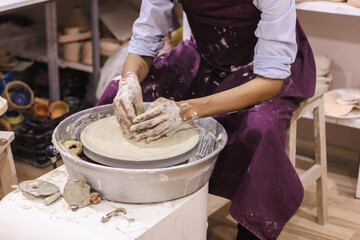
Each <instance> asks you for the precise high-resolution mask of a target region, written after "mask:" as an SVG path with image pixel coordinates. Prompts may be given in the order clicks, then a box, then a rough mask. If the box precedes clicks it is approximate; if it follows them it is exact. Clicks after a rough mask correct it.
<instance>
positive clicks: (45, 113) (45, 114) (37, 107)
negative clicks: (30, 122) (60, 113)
mask: <svg viewBox="0 0 360 240" xmlns="http://www.w3.org/2000/svg"><path fill="white" fill-rule="evenodd" d="M32 110H33V111H32V113H33V118H34V119H38V120H46V119H48V118H49V115H50V108H49V106H48V105H47V104H44V103H42V102H36V103H35V104H34V105H33V107H32Z"/></svg>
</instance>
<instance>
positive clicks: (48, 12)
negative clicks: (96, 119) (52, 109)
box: [0, 0, 100, 101]
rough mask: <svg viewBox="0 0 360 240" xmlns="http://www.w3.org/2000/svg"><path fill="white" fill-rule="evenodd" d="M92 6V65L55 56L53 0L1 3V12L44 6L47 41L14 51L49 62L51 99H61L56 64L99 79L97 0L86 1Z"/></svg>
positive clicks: (19, 54)
mask: <svg viewBox="0 0 360 240" xmlns="http://www.w3.org/2000/svg"><path fill="white" fill-rule="evenodd" d="M89 2H90V6H91V31H92V33H93V34H92V39H91V40H92V49H93V66H88V65H84V64H81V63H72V62H67V61H64V60H61V59H58V49H57V45H58V43H57V16H56V1H54V0H7V1H1V2H0V14H5V13H9V12H12V11H18V10H20V9H24V8H28V7H33V6H35V5H38V4H44V5H45V19H46V44H45V46H46V47H45V46H44V48H42V47H40V48H39V47H35V48H30V49H27V50H26V51H22V52H15V55H16V56H18V57H23V58H29V59H33V60H35V61H39V62H46V63H47V64H48V77H49V96H50V101H56V100H60V84H59V71H58V67H62V68H72V69H76V70H80V71H85V72H89V73H92V82H90V84H92V85H95V84H97V82H98V80H99V78H100V51H99V38H98V37H95V36H99V23H98V19H99V16H98V0H89Z"/></svg>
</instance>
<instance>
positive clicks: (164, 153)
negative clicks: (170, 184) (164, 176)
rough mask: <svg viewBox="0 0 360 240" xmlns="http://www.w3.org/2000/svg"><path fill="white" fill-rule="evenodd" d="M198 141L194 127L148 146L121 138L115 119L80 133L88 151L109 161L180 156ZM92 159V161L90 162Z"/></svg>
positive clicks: (91, 125)
mask: <svg viewBox="0 0 360 240" xmlns="http://www.w3.org/2000/svg"><path fill="white" fill-rule="evenodd" d="M198 141H199V132H198V130H197V129H196V128H194V127H193V128H191V125H189V128H188V129H186V130H181V131H178V132H176V133H174V134H172V135H170V136H166V137H162V138H160V139H158V140H156V141H153V142H151V143H145V142H143V141H135V140H134V139H130V140H129V139H127V138H126V137H124V136H123V134H122V132H121V129H120V126H119V123H118V122H117V120H116V117H115V116H111V117H107V118H103V119H100V120H98V121H96V122H93V123H91V124H90V125H88V126H87V127H86V128H85V129H84V130H83V131H82V133H81V143H82V144H83V146H84V147H86V148H87V149H90V150H91V151H92V152H94V153H96V154H98V155H100V156H106V157H109V158H112V159H120V160H129V161H152V160H161V159H167V158H171V157H176V156H179V155H181V154H183V153H185V152H187V151H190V150H191V149H193V148H194V147H195V146H196V145H197V143H198ZM93 160H94V159H93Z"/></svg>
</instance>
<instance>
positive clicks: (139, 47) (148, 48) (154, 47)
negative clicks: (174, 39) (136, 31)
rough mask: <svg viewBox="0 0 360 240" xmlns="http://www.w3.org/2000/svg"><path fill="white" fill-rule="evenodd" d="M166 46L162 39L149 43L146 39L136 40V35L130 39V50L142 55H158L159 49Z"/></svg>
mask: <svg viewBox="0 0 360 240" xmlns="http://www.w3.org/2000/svg"><path fill="white" fill-rule="evenodd" d="M163 47H164V42H163V41H162V40H161V41H159V42H157V43H149V42H146V41H141V40H136V39H135V38H134V37H132V38H131V39H130V42H129V47H128V51H129V53H135V54H138V55H140V56H149V57H156V56H157V55H158V53H159V51H160V50H161V49H162V48H163Z"/></svg>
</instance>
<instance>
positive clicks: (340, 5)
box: [296, 0, 360, 199]
mask: <svg viewBox="0 0 360 240" xmlns="http://www.w3.org/2000/svg"><path fill="white" fill-rule="evenodd" d="M296 9H297V10H300V11H307V12H316V13H325V14H330V15H333V17H334V18H341V19H343V18H345V17H344V16H351V17H355V18H357V17H360V8H356V7H353V6H350V5H348V4H347V3H345V2H331V1H324V0H320V1H306V2H298V3H296ZM339 15H344V16H339ZM305 16H309V15H308V14H306V15H305ZM321 16H322V17H325V15H321ZM327 19H328V20H329V18H328V17H327ZM311 20H316V19H311ZM311 20H308V21H311ZM308 23H309V22H308ZM322 23H323V24H324V23H325V21H323V22H322ZM356 25H357V24H354V25H353V26H351V29H352V28H353V27H354V26H356ZM343 26H344V28H346V27H347V29H349V27H350V26H347V25H346V24H344V25H343ZM324 27H328V26H324ZM337 27H340V28H341V27H342V26H341V25H340V26H339V25H338V26H337ZM314 29H316V28H314ZM353 29H354V30H353V31H358V30H355V29H357V28H356V27H355V28H353ZM341 30H343V29H341ZM313 33H314V32H313ZM322 34H323V35H321V37H325V36H326V35H324V34H325V33H322ZM339 34H340V36H341V33H339ZM342 34H346V33H344V32H343V33H342ZM316 36H317V37H319V36H318V35H316ZM349 36H352V40H353V41H352V42H351V44H354V45H351V46H353V47H355V46H356V47H355V48H356V50H355V52H356V51H357V50H358V49H359V48H358V46H360V42H357V40H356V39H358V38H357V37H358V35H357V34H355V35H349ZM334 37H335V38H336V37H338V36H334ZM337 40H339V39H337ZM347 40H348V39H347ZM317 41H318V42H317V43H318V45H319V43H320V44H323V42H319V38H318V39H317ZM337 44H339V45H338V48H339V49H341V44H344V42H340V43H337ZM324 46H325V45H324ZM336 53H337V54H342V55H344V54H346V53H339V52H336ZM352 56H353V57H354V55H352ZM358 59H359V60H360V57H359V58H358ZM359 60H358V61H359ZM352 61H355V62H356V61H357V60H356V59H353V60H352ZM341 67H344V66H341ZM341 67H340V68H341ZM345 67H347V66H345ZM352 70H354V67H353V69H352ZM343 71H346V68H344V70H343ZM355 71H357V69H356V70H355ZM358 74H359V73H358V72H357V75H358ZM334 80H335V81H336V78H334ZM338 81H341V80H340V79H338ZM348 81H349V80H348ZM352 81H354V80H352ZM353 85H356V87H358V86H359V85H357V84H353ZM305 118H307V119H312V115H311V114H308V115H306V116H305ZM325 119H326V122H327V123H330V124H334V125H338V126H344V127H350V128H353V129H360V118H353V119H340V118H333V117H325ZM359 160H360V159H359ZM355 197H356V198H359V199H360V166H359V176H358V183H357V189H356V195H355Z"/></svg>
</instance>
